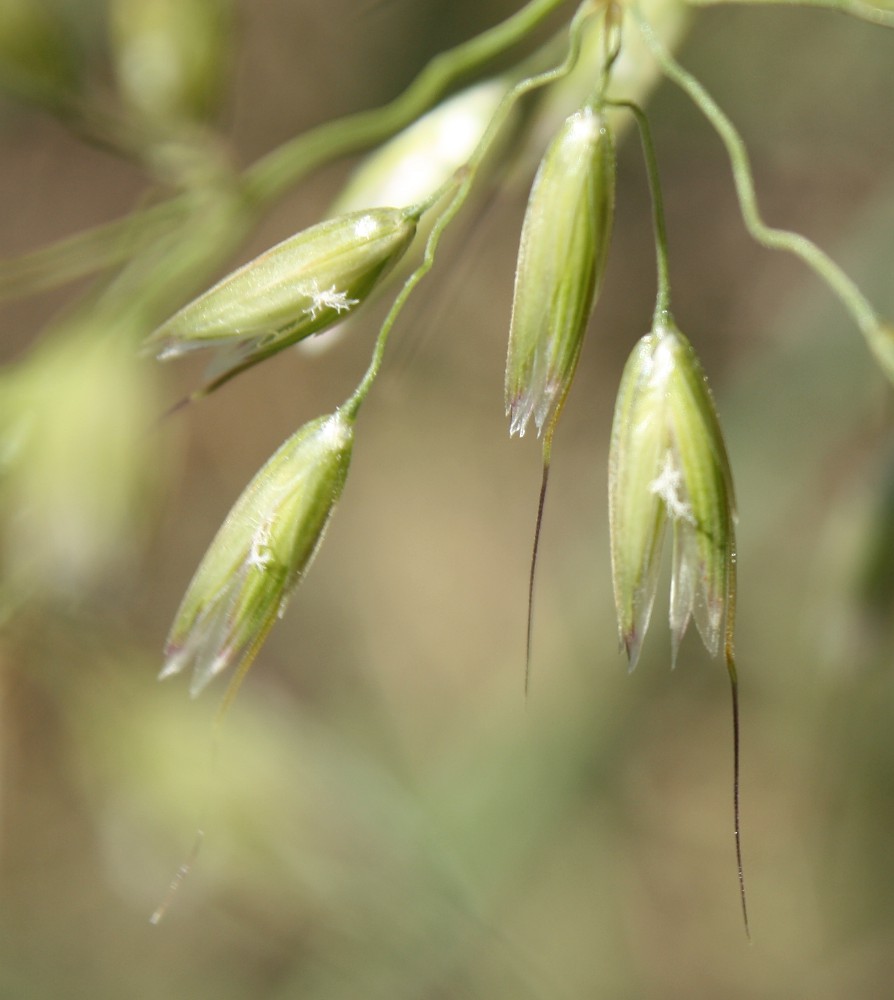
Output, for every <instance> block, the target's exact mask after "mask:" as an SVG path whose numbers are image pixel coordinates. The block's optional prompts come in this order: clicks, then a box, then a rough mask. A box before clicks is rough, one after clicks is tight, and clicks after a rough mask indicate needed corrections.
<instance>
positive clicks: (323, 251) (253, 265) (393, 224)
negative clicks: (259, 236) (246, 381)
mask: <svg viewBox="0 0 894 1000" xmlns="http://www.w3.org/2000/svg"><path fill="white" fill-rule="evenodd" d="M415 232H416V219H415V217H414V216H413V214H412V212H411V211H410V210H406V211H405V210H403V209H396V208H376V209H370V210H368V211H362V212H351V213H348V214H346V215H340V216H337V217H336V218H333V219H329V220H327V221H326V222H321V223H319V224H318V225H316V226H311V228H310V229H305V230H303V231H302V232H300V233H298V234H297V235H295V236H292V237H291V238H290V239H287V240H285V241H284V242H282V243H279V244H277V246H275V247H272V248H271V249H270V250H268V251H266V253H263V254H261V255H260V257H256V258H255V259H254V260H252V261H250V262H249V263H248V264H245V265H244V266H243V267H241V268H239V270H237V271H234V272H233V273H232V274H230V275H229V276H228V277H226V278H224V279H223V280H222V281H220V282H218V284H216V285H215V286H214V287H213V288H211V289H209V291H207V292H205V293H204V295H200V296H199V297H198V298H197V299H194V300H193V301H192V302H190V303H189V304H188V305H186V306H184V307H183V308H182V309H181V310H180V311H179V312H178V313H176V314H175V315H174V316H172V317H171V319H169V320H168V321H167V322H166V323H164V324H163V325H162V326H160V327H159V328H158V329H157V330H156V331H155V332H154V333H153V334H152V335H151V336H150V337H149V339H148V341H147V342H146V349H147V350H148V351H151V352H152V353H155V354H156V355H157V356H158V357H159V358H160V359H168V358H174V357H178V356H180V355H182V354H185V353H186V352H188V351H193V350H197V349H199V348H203V347H227V346H234V345H238V347H239V351H240V359H241V361H242V362H243V367H244V366H245V362H247V361H248V362H250V360H251V358H253V357H256V358H257V360H261V359H263V358H266V357H269V356H270V355H271V354H274V353H276V352H277V351H279V350H282V349H283V348H284V347H288V346H289V345H290V344H294V343H296V342H297V341H299V340H302V339H304V338H305V337H309V336H310V335H311V334H314V333H320V332H322V331H323V330H325V329H327V328H328V327H330V326H332V325H333V324H334V323H336V322H337V321H338V320H339V319H341V318H343V317H344V316H345V315H346V314H348V313H350V312H353V310H354V309H356V308H357V307H358V306H359V305H360V304H361V303H362V302H363V301H364V299H366V298H367V296H368V295H369V294H370V292H371V291H372V290H373V288H374V287H375V286H376V285H377V284H378V283H379V281H381V279H382V278H383V277H384V276H385V275H386V274H387V273H388V272H389V271H390V270H391V268H392V267H393V266H394V265H395V264H396V263H397V261H398V260H400V258H401V257H402V256H403V254H404V253H405V252H406V250H407V249H408V248H409V246H410V244H411V243H412V241H413V236H414V235H415Z"/></svg>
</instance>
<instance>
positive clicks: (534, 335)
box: [505, 107, 615, 435]
mask: <svg viewBox="0 0 894 1000" xmlns="http://www.w3.org/2000/svg"><path fill="white" fill-rule="evenodd" d="M614 194H615V152H614V144H613V141H612V137H611V133H610V131H609V128H608V125H607V123H606V121H605V119H604V118H603V116H602V115H601V114H599V113H598V112H597V111H594V110H593V109H592V108H590V107H585V108H583V109H582V110H581V111H578V112H577V113H576V114H573V115H571V116H570V117H569V118H568V119H566V121H565V123H564V124H563V125H562V128H561V129H560V130H559V132H558V134H557V135H556V137H555V138H554V139H553V141H552V143H551V144H550V146H549V149H547V151H546V154H545V155H544V157H543V160H542V161H541V163H540V167H539V169H538V171H537V176H536V177H535V179H534V184H533V187H532V188H531V195H530V197H529V199H528V207H527V210H526V212H525V220H524V223H523V226H522V235H521V243H520V246H519V252H518V264H517V267H516V273H515V293H514V298H513V303H512V321H511V325H510V330H509V349H508V353H507V358H506V382H505V403H506V413H507V415H508V416H509V418H510V433H511V434H519V435H523V434H524V432H525V429H526V427H527V425H528V421H529V420H530V419H531V418H532V417H533V419H534V423H535V424H536V425H537V431H538V433H540V432H542V431H543V429H544V427H545V426H546V425H547V424H548V423H549V421H550V420H551V419H552V417H553V415H554V414H555V413H556V412H557V410H558V409H559V407H561V405H562V403H563V401H564V399H565V396H566V395H567V393H568V390H569V388H570V386H571V380H572V379H573V378H574V372H575V369H576V368H577V361H578V358H579V356H580V350H581V344H582V342H583V335H584V331H585V329H586V326H587V322H588V320H589V318H590V313H591V312H592V309H593V305H594V302H595V300H596V293H597V291H598V289H599V284H600V281H601V279H602V272H603V271H604V269H605V261H606V257H607V255H608V246H609V242H610V238H611V227H612V216H613V212H614Z"/></svg>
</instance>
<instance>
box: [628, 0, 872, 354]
mask: <svg viewBox="0 0 894 1000" xmlns="http://www.w3.org/2000/svg"><path fill="white" fill-rule="evenodd" d="M630 9H631V11H632V13H633V16H634V18H635V19H636V21H637V23H638V25H639V28H640V30H641V32H642V35H643V38H644V40H645V42H646V44H647V46H648V47H649V49H651V51H652V54H653V55H654V56H655V59H656V61H657V62H658V64H659V66H660V67H661V69H662V72H663V73H664V74H665V76H667V78H668V79H670V80H672V81H673V82H674V83H676V84H677V86H679V87H680V88H681V89H682V90H684V91H685V92H686V93H687V94H688V95H689V97H690V98H691V99H692V101H693V102H694V103H695V105H696V106H697V107H698V109H699V110H700V111H701V112H702V114H703V115H704V116H705V117H706V118H707V119H708V121H709V122H710V123H711V125H712V126H713V127H714V130H715V131H716V132H717V134H718V135H719V136H720V139H721V141H722V142H723V144H724V146H725V147H726V151H727V154H728V155H729V158H730V163H731V165H732V171H733V179H734V181H735V184H736V193H737V195H738V198H739V207H740V210H741V212H742V218H743V219H744V221H745V226H746V228H747V229H748V232H749V233H750V234H751V236H752V237H753V238H754V239H755V240H756V241H757V242H758V243H760V244H762V245H763V246H765V247H768V248H770V249H773V250H785V251H787V252H788V253H792V254H794V255H795V256H796V257H800V258H801V260H803V261H804V263H805V264H807V266H808V267H810V268H812V270H813V271H814V272H815V273H816V274H817V275H819V277H820V278H822V279H823V280H824V281H825V282H826V284H827V285H828V286H829V287H830V288H831V289H832V291H833V292H835V294H836V295H837V296H838V299H839V301H840V302H841V303H842V305H843V306H844V307H845V309H846V310H847V311H848V312H849V313H850V314H851V316H852V317H853V319H854V322H855V323H856V324H857V326H858V327H859V328H860V330H861V332H862V333H863V334H864V336H866V337H867V338H868V339H869V340H870V342H871V341H872V338H873V336H874V335H875V334H876V333H877V331H878V327H879V319H878V316H877V315H876V313H875V310H874V309H873V308H872V305H871V304H870V303H869V301H868V300H867V299H866V297H865V296H864V295H863V293H862V292H861V291H860V289H859V288H858V287H857V286H856V284H855V283H854V282H853V281H852V280H851V279H850V278H849V277H848V276H847V275H846V274H845V273H844V271H842V269H841V268H840V267H839V266H838V265H837V264H836V263H835V262H834V261H833V260H832V259H831V258H830V257H828V256H827V255H826V254H825V253H824V252H823V251H822V250H820V248H819V247H818V246H816V244H815V243H813V242H812V241H811V240H809V239H807V237H806V236H802V235H800V234H799V233H793V232H789V231H788V230H784V229H774V228H771V227H770V226H768V225H766V223H765V222H764V221H763V219H762V218H761V216H760V212H759V210H758V207H757V197H756V194H755V190H754V179H753V177H752V173H751V165H750V163H749V159H748V152H747V150H746V148H745V143H744V142H743V140H742V137H741V136H740V135H739V133H738V132H737V131H736V128H735V126H734V125H733V124H732V122H731V121H730V120H729V118H727V116H726V115H725V114H724V113H723V111H721V110H720V108H719V107H718V105H717V104H716V103H715V102H714V100H713V98H712V97H711V96H710V95H709V94H708V92H707V91H706V90H705V88H704V87H703V86H702V85H701V84H700V83H699V82H698V80H696V79H695V77H693V76H692V75H691V74H690V73H688V72H687V71H686V70H685V69H683V67H682V66H680V64H679V63H678V62H677V61H676V60H675V59H674V57H673V56H672V55H671V54H670V52H668V50H667V49H666V48H665V47H664V45H663V44H662V43H661V41H660V40H659V38H658V36H657V35H656V34H655V32H654V30H653V29H652V26H651V25H650V24H649V22H648V21H647V20H646V19H645V17H644V16H643V14H642V12H641V11H640V10H639V8H638V7H637V6H636V5H635V4H634V5H633V6H631V8H630Z"/></svg>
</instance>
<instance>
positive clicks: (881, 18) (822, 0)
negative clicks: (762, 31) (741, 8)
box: [687, 0, 894, 28]
mask: <svg viewBox="0 0 894 1000" xmlns="http://www.w3.org/2000/svg"><path fill="white" fill-rule="evenodd" d="M687 2H688V3H689V4H691V5H692V6H693V7H709V6H719V5H720V4H733V3H735V4H740V5H745V4H750V5H754V6H763V7H768V6H770V5H773V6H780V7H781V6H786V7H822V8H824V9H826V10H834V11H837V12H838V13H839V14H847V15H848V16H849V17H856V18H859V19H860V20H861V21H869V23H870V24H877V25H879V27H882V28H894V10H884V9H882V8H881V7H876V6H875V5H874V4H870V3H863V2H862V0H687Z"/></svg>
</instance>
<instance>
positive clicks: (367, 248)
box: [147, 5, 734, 693]
mask: <svg viewBox="0 0 894 1000" xmlns="http://www.w3.org/2000/svg"><path fill="white" fill-rule="evenodd" d="M584 7H585V8H588V9H587V10H585V11H584V13H585V14H587V15H589V14H592V13H593V11H595V10H596V9H597V8H596V7H595V5H594V6H592V7H590V5H584ZM600 12H601V14H602V16H603V17H605V19H606V22H607V23H606V25H605V26H604V31H603V37H604V38H610V37H612V24H609V23H608V22H609V21H617V19H618V12H617V10H616V9H615V8H612V7H608V8H601V9H600ZM579 16H580V15H579ZM603 51H604V55H603V60H604V65H603V66H602V67H601V72H600V74H598V78H599V80H600V82H599V84H598V86H596V87H595V88H594V89H593V92H592V94H591V95H590V96H589V97H588V99H587V100H586V102H585V103H584V104H583V105H582V106H581V107H580V108H579V109H578V110H576V111H574V112H573V113H572V114H571V115H570V116H569V117H567V119H566V120H565V121H564V122H563V123H562V125H561V127H560V128H559V129H558V132H557V133H556V135H555V137H554V138H553V140H552V141H551V142H550V143H549V145H548V148H547V150H546V152H545V154H544V156H543V159H542V161H541V164H540V167H539V169H538V171H537V174H536V177H535V180H534V183H533V186H532V190H531V194H530V198H529V202H528V207H527V211H526V214H525V219H524V223H523V228H522V234H521V243H520V249H519V255H518V265H517V271H516V281H515V295H514V302H513V308H512V315H511V322H510V333H509V348H508V358H507V365H506V377H505V402H506V410H507V414H508V416H509V419H510V432H511V433H513V434H516V433H517V434H519V435H523V434H524V432H525V430H526V428H527V426H528V424H529V422H530V421H532V420H533V422H534V424H535V426H536V429H537V432H538V433H542V434H543V436H544V461H545V465H548V458H549V445H550V442H551V440H552V435H553V432H554V429H555V426H556V423H557V421H558V418H559V416H560V414H561V411H562V407H563V404H564V402H565V399H566V397H567V395H568V392H569V389H570V386H571V383H572V380H573V377H574V373H575V369H576V366H577V362H578V358H579V356H580V351H581V345H582V342H583V337H584V333H585V330H586V328H587V325H588V323H589V319H590V315H591V313H592V311H593V306H594V303H595V300H596V297H597V294H598V291H599V286H600V283H601V280H602V275H603V272H604V270H605V264H606V260H607V257H608V251H609V244H610V239H611V229H612V219H613V213H614V186H615V152H614V140H613V137H612V133H611V129H610V126H609V122H608V118H607V115H606V106H605V89H606V84H607V82H608V80H609V69H610V65H611V62H612V61H613V60H614V58H615V56H616V55H617V52H616V51H614V52H613V51H610V50H609V48H608V47H607V46H604V49H603ZM523 86H524V85H522V87H523ZM489 88H490V94H491V97H490V98H489V100H488V102H486V103H485V104H483V105H482V95H481V94H480V92H478V91H476V90H473V91H470V92H469V93H468V96H467V97H466V101H467V103H468V105H469V106H470V107H474V108H476V109H479V108H480V109H481V111H480V112H479V113H478V116H477V119H476V120H475V121H474V122H473V123H472V125H471V126H469V128H470V129H471V131H472V133H473V134H475V135H477V138H479V139H481V137H482V136H484V135H485V134H486V132H487V129H488V127H490V126H491V125H492V122H493V116H494V114H495V109H496V108H497V103H496V101H495V99H494V96H493V95H494V91H495V88H494V85H493V84H490V85H489ZM515 90H516V96H517V95H518V94H520V93H522V92H523V91H522V89H521V88H519V87H516V88H515ZM505 92H506V87H505V86H502V87H498V88H496V97H497V98H498V97H500V96H502V95H503V94H505ZM511 97H512V95H510V99H511ZM461 102H462V98H460V99H457V98H454V99H453V100H452V101H451V102H449V104H448V105H445V108H444V109H443V110H440V109H439V110H436V111H435V112H434V113H433V114H432V115H431V116H429V117H428V119H427V120H425V121H424V122H422V123H418V124H417V125H416V126H415V127H414V128H411V129H410V130H409V131H408V133H407V134H405V135H404V136H401V137H399V139H398V140H397V141H396V143H395V144H394V145H395V146H397V148H400V149H402V150H404V151H405V154H404V155H407V154H409V155H412V156H415V157H417V158H418V157H419V155H420V141H414V135H415V136H418V137H419V139H420V140H421V143H422V146H421V148H422V149H425V148H430V146H431V142H432V135H433V130H434V129H436V127H437V122H438V120H439V116H440V119H441V120H443V121H445V122H446V121H448V120H450V121H455V119H456V116H457V114H458V113H459V110H458V109H459V107H460V104H461ZM504 103H505V101H504ZM467 125H469V123H468V122H467ZM469 128H467V131H469ZM473 148H474V147H473ZM388 155H390V157H391V159H390V167H391V168H392V169H395V167H394V162H393V161H394V155H393V152H392V153H391V154H388V153H386V154H380V158H385V157H387V156H388ZM472 157H474V153H473V154H472ZM461 166H463V163H462V161H456V160H455V161H453V162H451V161H450V160H449V158H448V159H447V161H446V162H444V163H442V164H439V170H438V172H437V175H436V176H435V177H434V178H432V179H431V181H430V182H429V184H428V186H427V194H425V195H424V196H423V197H421V200H420V201H419V202H418V203H417V204H415V205H411V206H408V207H401V208H395V207H381V208H369V209H365V210H359V211H352V212H347V213H345V214H342V215H338V216H336V217H334V218H332V219H329V220H327V221H325V222H322V223H320V224H318V225H316V226H313V227H311V228H310V229H307V230H305V231H303V232H301V233H299V234H297V235H296V236H294V237H292V238H291V239H288V240H286V241H285V242H283V243H281V244H279V245H278V246H276V247H273V248H272V249H271V250H269V251H267V252H266V253H264V254H262V255H261V256H260V257H258V258H257V259H255V260H253V261H251V262H250V263H248V264H246V265H245V266H244V267H242V268H240V269H239V270H238V271H236V272H234V273H233V274H231V275H230V276H228V277H227V278H225V279H223V280H222V281H221V282H219V283H218V284H217V285H215V286H214V287H213V288H211V289H210V290H209V291H208V292H206V293H205V294H203V295H201V296H200V297H199V298H197V299H195V300H194V301H192V302H191V303H189V304H188V305H187V306H185V307H184V308H183V309H181V310H180V311H179V312H178V313H177V314H175V315H174V316H173V317H172V318H171V319H170V320H168V321H167V322H166V323H164V324H163V325H162V326H161V327H159V328H158V329H157V330H156V331H155V332H154V333H153V334H152V336H151V337H150V338H149V341H148V343H147V348H148V350H150V351H152V352H153V353H155V354H156V355H157V356H158V357H160V358H164V359H169V358H173V357H177V356H179V355H182V354H184V353H186V352H190V351H193V350H196V349H199V348H207V347H213V348H216V349H218V350H219V351H220V360H219V362H218V366H217V372H216V375H215V377H214V379H213V381H212V382H211V383H209V385H208V386H206V387H205V388H204V389H203V390H202V391H203V392H207V391H210V390H212V389H213V388H216V387H217V386H218V385H220V384H222V382H224V381H226V380H227V379H228V378H230V377H232V376H233V375H235V374H237V373H238V372H240V371H242V370H243V369H245V368H247V367H249V366H251V365H254V364H256V363H258V362H259V361H262V360H264V359H265V358H267V357H270V356H271V355H273V354H275V353H277V352H278V351H281V350H282V349H284V348H285V347H287V346H289V345H291V344H294V343H296V342H298V341H300V340H303V339H304V338H306V337H309V336H311V335H313V334H317V333H320V332H322V331H324V330H326V329H329V328H330V327H332V326H333V325H334V324H336V323H337V322H340V321H341V320H343V319H345V318H347V317H348V316H350V315H351V314H352V313H353V312H354V311H355V310H356V309H358V308H360V307H361V306H362V305H363V303H364V302H365V301H366V300H367V299H368V298H369V296H370V295H371V293H372V292H373V291H374V290H375V289H376V288H378V287H379V286H380V284H381V283H382V282H383V279H385V278H386V276H387V275H388V274H389V272H391V270H392V269H393V268H394V267H395V265H396V264H397V263H398V261H399V260H400V259H401V258H402V257H403V256H404V255H405V254H406V253H407V251H408V250H409V249H410V247H411V245H412V244H413V242H414V237H415V236H416V231H417V224H418V222H419V220H420V218H421V216H422V215H423V214H424V213H425V212H426V211H427V210H429V209H431V208H432V206H433V205H436V204H437V203H438V201H439V199H443V198H444V192H445V190H446V192H447V198H448V201H449V196H450V192H451V191H452V190H454V189H455V188H456V187H457V185H459V183H460V182H459V181H458V180H457V177H458V176H462V175H461V174H459V175H458V174H457V173H456V171H457V168H459V167H461ZM367 172H369V168H367ZM448 211H449V210H448ZM435 225H436V227H437V223H436V224H435ZM656 317H657V318H656V325H655V328H654V329H653V330H652V332H651V333H650V334H648V335H647V336H646V337H645V338H643V340H642V341H641V342H640V344H639V345H637V347H636V349H635V350H634V353H633V355H632V356H631V360H630V362H629V363H628V366H627V369H626V370H625V373H624V377H623V380H622V385H621V390H620V393H619V396H618V404H617V411H616V417H615V427H614V432H613V437H612V448H611V459H610V508H611V537H612V566H613V574H614V582H615V599H616V606H617V614H618V623H619V631H620V636H621V641H622V644H623V646H624V647H625V648H626V650H627V652H628V655H629V657H630V660H631V665H632V664H634V663H635V661H636V658H637V656H638V653H639V649H640V644H641V642H642V637H643V635H644V633H645V630H646V627H647V625H648V620H649V613H650V610H651V606H652V601H653V597H654V593H655V586H656V581H657V567H658V560H659V556H660V551H661V543H662V539H663V536H664V526H665V524H666V523H670V524H671V525H672V530H673V536H674V546H673V559H674V570H673V584H672V587H673V594H672V600H671V628H672V632H673V636H674V653H675V655H676V649H677V647H678V645H679V641H680V639H681V638H682V635H683V633H684V632H685V630H686V627H687V625H688V622H689V620H690V618H691V617H692V616H693V615H694V616H695V619H696V623H697V625H698V628H699V631H700V633H701V635H702V637H703V639H704V641H705V644H706V646H707V647H708V649H709V650H710V651H711V652H712V653H714V652H716V651H717V648H718V644H719V637H720V634H721V631H722V627H723V622H724V619H725V612H726V606H727V602H728V599H729V593H730V588H731V576H732V573H733V567H734V555H733V553H734V542H733V516H734V515H733V500H732V485H731V479H730V473H729V468H728V464H727V460H726V453H725V449H724V445H723V441H722V438H721V436H720V431H719V427H718V423H717V418H716V415H715V412H714V407H713V403H712V401H711V397H710V394H709V392H708V389H707V387H706V384H705V381H704V376H703V375H702V373H701V369H700V368H699V365H698V361H697V360H696V358H695V355H694V353H693V351H692V348H691V347H690V346H689V344H688V342H687V341H686V340H685V338H684V337H683V335H682V334H681V333H680V332H679V331H678V330H677V329H676V327H675V326H674V324H673V321H672V320H671V319H670V316H669V315H666V314H664V313H662V314H661V315H660V316H658V314H657V313H656ZM367 389H368V386H367V385H364V386H363V388H362V391H361V390H358V393H357V394H355V396H354V397H352V398H351V400H349V401H348V402H347V403H346V404H345V405H343V406H342V407H340V408H339V409H338V410H336V412H335V413H334V414H332V415H330V416H327V417H322V418H320V419H318V420H315V421H312V422H311V423H310V424H307V425H306V426H304V427H302V428H301V429H300V430H299V431H298V432H297V433H296V434H295V435H294V436H293V437H292V438H291V439H289V440H288V441H287V442H286V443H285V444H283V446H282V447H281V448H280V449H279V451H278V452H277V453H276V454H275V455H274V456H273V457H272V458H271V459H270V460H269V461H268V463H267V464H266V465H265V466H264V467H263V468H262V469H261V471H260V472H259V473H258V474H257V476H256V477H255V479H254V480H253V481H252V482H251V483H250V484H249V486H248V487H247V488H246V490H245V492H244V493H243V495H242V496H241V497H240V498H239V500H238V501H237V503H236V505H235V506H234V508H233V510H232V511H231V513H230V515H229V516H228V518H227V520H226V522H225V523H224V525H223V526H222V527H221V529H220V531H219V532H218V535H217V537H216V538H215V539H214V541H213V543H212V545H211V547H210V548H209V550H208V553H207V555H206V557H205V559H204V560H203V562H202V564H201V565H200V567H199V569H198V571H197V572H196V574H195V576H194V578H193V581H192V583H191V584H190V587H189V588H188V590H187V593H186V595H185V597H184V599H183V602H182V604H181V607H180V610H179V611H178V613H177V615H176V618H175V622H174V625H173V627H172V629H171V633H170V636H169V639H168V643H167V648H166V663H165V666H164V669H163V671H162V676H165V677H166V676H169V675H171V674H175V673H178V672H180V671H182V670H184V669H187V668H191V670H192V676H193V680H192V685H191V690H192V692H193V693H197V692H198V691H200V690H201V689H202V688H203V687H204V686H205V685H206V684H207V683H208V681H209V680H210V679H211V678H212V677H214V676H215V675H217V674H218V673H220V672H222V671H224V670H227V669H229V668H234V669H235V671H236V676H237V677H241V676H242V674H244V672H245V670H246V669H247V668H248V666H249V665H250V663H251V661H252V659H253V658H254V656H255V654H256V653H257V651H258V649H259V647H260V645H261V644H262V642H263V640H264V638H265V637H266V635H267V633H268V631H269V629H270V627H271V625H272V624H273V622H274V621H275V619H276V617H277V615H278V614H281V613H282V609H283V607H284V605H285V601H286V598H287V597H288V595H289V593H290V592H291V590H292V589H293V588H294V587H295V585H296V584H297V583H298V582H299V581H300V580H301V579H302V577H303V576H304V574H305V573H306V571H307V569H308V567H309V565H310V562H311V560H312V558H313V556H314V553H315V552H316V551H317V548H318V547H319V543H320V541H321V539H322V536H323V533H324V530H325V528H326V525H327V524H328V521H329V517H330V515H331V513H332V510H333V508H334V506H335V504H336V502H337V500H338V498H339V496H340V494H341V491H342V488H343V485H344V482H345V477H346V475H347V470H348V464H349V460H350V454H351V447H352V443H353V437H354V420H355V418H356V414H357V409H358V407H359V403H360V401H361V400H362V398H363V397H364V395H365V392H366V391H367Z"/></svg>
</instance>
